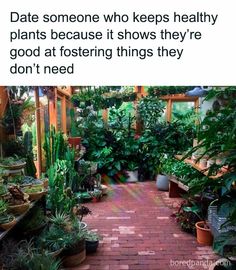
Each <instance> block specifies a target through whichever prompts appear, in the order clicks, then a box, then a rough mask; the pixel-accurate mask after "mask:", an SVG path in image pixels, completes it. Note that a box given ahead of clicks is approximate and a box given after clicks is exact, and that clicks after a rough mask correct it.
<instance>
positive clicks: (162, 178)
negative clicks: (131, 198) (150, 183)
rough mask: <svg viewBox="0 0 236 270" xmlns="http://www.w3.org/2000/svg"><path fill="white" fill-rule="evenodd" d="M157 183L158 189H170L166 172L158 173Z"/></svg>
mask: <svg viewBox="0 0 236 270" xmlns="http://www.w3.org/2000/svg"><path fill="white" fill-rule="evenodd" d="M156 185H157V188H158V190H161V191H168V190H169V177H168V176H167V175H164V174H158V175H157V177H156Z"/></svg>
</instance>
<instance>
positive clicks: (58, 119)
mask: <svg viewBox="0 0 236 270" xmlns="http://www.w3.org/2000/svg"><path fill="white" fill-rule="evenodd" d="M61 118H62V114H61V99H60V98H58V99H57V129H58V130H62V119H61Z"/></svg>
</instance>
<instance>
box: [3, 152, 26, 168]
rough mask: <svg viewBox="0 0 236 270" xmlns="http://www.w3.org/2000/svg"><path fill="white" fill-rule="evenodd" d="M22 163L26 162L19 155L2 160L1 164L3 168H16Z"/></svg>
mask: <svg viewBox="0 0 236 270" xmlns="http://www.w3.org/2000/svg"><path fill="white" fill-rule="evenodd" d="M22 163H24V160H23V159H21V158H19V157H18V156H17V155H15V156H12V157H5V158H2V159H0V164H2V165H3V166H16V165H20V164H22Z"/></svg>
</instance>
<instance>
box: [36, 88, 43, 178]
mask: <svg viewBox="0 0 236 270" xmlns="http://www.w3.org/2000/svg"><path fill="white" fill-rule="evenodd" d="M34 94H35V106H36V110H35V114H36V136H37V175H38V177H40V175H41V172H42V143H41V119H40V118H41V117H40V103H39V89H38V87H35V88H34Z"/></svg>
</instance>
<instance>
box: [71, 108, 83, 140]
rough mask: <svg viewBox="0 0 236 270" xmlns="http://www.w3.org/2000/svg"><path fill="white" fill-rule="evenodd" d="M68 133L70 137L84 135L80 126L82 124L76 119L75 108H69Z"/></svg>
mask: <svg viewBox="0 0 236 270" xmlns="http://www.w3.org/2000/svg"><path fill="white" fill-rule="evenodd" d="M70 119H71V121H70V126H71V129H70V135H71V137H83V136H84V132H83V128H82V124H81V123H80V122H79V121H78V119H76V117H75V110H74V109H71V110H70Z"/></svg>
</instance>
